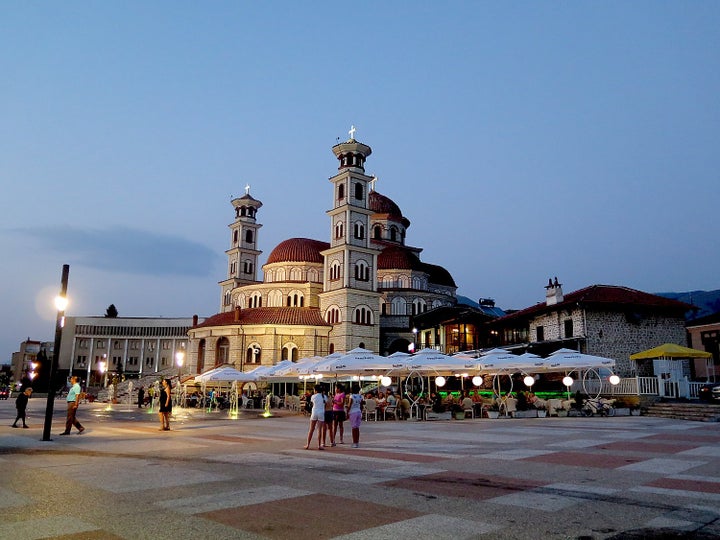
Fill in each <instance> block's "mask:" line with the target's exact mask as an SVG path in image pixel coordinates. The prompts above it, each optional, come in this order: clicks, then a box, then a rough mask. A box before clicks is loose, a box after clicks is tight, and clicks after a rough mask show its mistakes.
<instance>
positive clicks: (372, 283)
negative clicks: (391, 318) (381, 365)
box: [320, 126, 380, 352]
mask: <svg viewBox="0 0 720 540" xmlns="http://www.w3.org/2000/svg"><path fill="white" fill-rule="evenodd" d="M332 151H333V153H334V154H335V157H336V158H337V160H338V162H339V166H338V173H337V174H336V175H335V176H333V177H332V178H330V182H331V183H332V184H333V207H332V209H331V210H328V212H327V214H328V216H329V217H330V249H327V250H325V251H323V253H322V255H323V257H324V281H323V292H322V293H321V294H320V310H321V312H322V313H323V315H324V316H325V319H326V320H327V321H328V322H330V323H331V324H332V325H333V330H332V331H331V333H330V344H331V346H332V348H333V349H334V350H335V351H345V352H346V351H349V350H351V349H354V348H355V347H359V346H363V347H364V348H366V349H370V350H372V351H375V352H377V351H378V350H379V347H380V293H379V292H378V290H377V259H378V255H379V253H380V251H379V250H377V249H375V248H373V247H371V245H370V216H371V215H372V213H373V212H372V210H370V208H369V203H368V201H369V197H368V193H369V188H370V183H371V182H372V181H373V177H371V176H368V175H366V174H365V160H366V159H367V158H368V156H369V155H370V154H371V153H372V150H371V148H370V147H369V146H367V145H365V144H363V143H361V142H358V141H357V140H355V127H354V126H353V127H352V128H351V129H350V139H349V140H347V141H346V142H344V143H340V144H337V145H335V146H333V148H332Z"/></svg>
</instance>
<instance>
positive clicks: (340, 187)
mask: <svg viewBox="0 0 720 540" xmlns="http://www.w3.org/2000/svg"><path fill="white" fill-rule="evenodd" d="M344 198H345V184H338V200H339V201H342V200H343V199H344Z"/></svg>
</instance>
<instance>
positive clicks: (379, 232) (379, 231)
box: [373, 225, 382, 240]
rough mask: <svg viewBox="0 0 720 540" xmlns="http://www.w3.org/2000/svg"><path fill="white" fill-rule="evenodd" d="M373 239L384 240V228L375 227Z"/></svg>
mask: <svg viewBox="0 0 720 540" xmlns="http://www.w3.org/2000/svg"><path fill="white" fill-rule="evenodd" d="M373 238H374V239H375V240H382V227H381V226H380V225H375V227H373Z"/></svg>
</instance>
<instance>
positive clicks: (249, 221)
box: [220, 185, 262, 312]
mask: <svg viewBox="0 0 720 540" xmlns="http://www.w3.org/2000/svg"><path fill="white" fill-rule="evenodd" d="M231 204H232V205H233V208H234V209H235V221H233V222H232V223H231V224H230V225H228V227H229V228H230V249H228V250H227V251H225V253H226V254H227V257H228V266H227V279H225V280H223V281H221V282H220V289H221V295H220V311H221V312H224V311H232V309H233V303H232V297H231V293H232V290H233V289H235V288H236V287H240V286H242V285H250V284H252V283H257V268H258V264H257V263H258V257H259V256H260V254H261V253H262V251H260V250H259V249H257V245H258V243H257V237H258V229H260V227H262V225H261V224H260V223H258V222H257V221H256V215H257V211H258V209H259V208H260V207H261V206H262V203H261V202H260V201H258V200H257V199H254V198H253V197H252V196H251V195H250V186H249V185H246V186H245V195H243V196H242V197H238V198H235V199H233V200H232V201H231Z"/></svg>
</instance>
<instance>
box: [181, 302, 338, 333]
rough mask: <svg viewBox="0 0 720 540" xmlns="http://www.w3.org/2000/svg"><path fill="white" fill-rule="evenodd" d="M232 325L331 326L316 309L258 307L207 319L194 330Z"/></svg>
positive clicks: (219, 314)
mask: <svg viewBox="0 0 720 540" xmlns="http://www.w3.org/2000/svg"><path fill="white" fill-rule="evenodd" d="M233 324H276V325H300V326H331V324H330V323H328V322H327V321H325V319H323V318H322V315H321V314H320V310H319V309H318V308H309V307H302V308H299V307H260V308H247V309H240V310H237V311H227V312H224V313H218V314H217V315H213V316H212V317H208V318H207V319H205V320H204V321H203V322H202V323H200V324H198V325H197V326H195V327H194V328H206V327H214V326H229V325H233Z"/></svg>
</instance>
